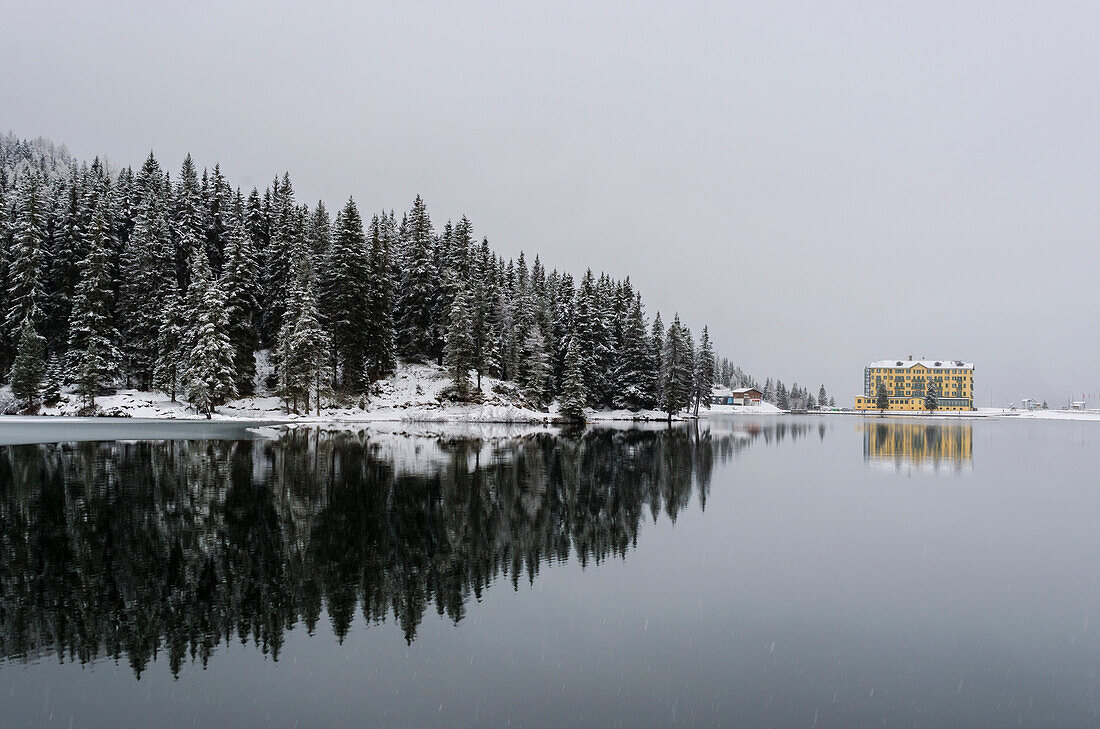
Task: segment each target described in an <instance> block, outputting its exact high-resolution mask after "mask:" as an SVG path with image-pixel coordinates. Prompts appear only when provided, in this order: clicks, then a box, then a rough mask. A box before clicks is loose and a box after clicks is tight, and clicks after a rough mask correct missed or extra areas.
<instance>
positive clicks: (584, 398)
mask: <svg viewBox="0 0 1100 729" xmlns="http://www.w3.org/2000/svg"><path fill="white" fill-rule="evenodd" d="M587 404H588V390H587V389H586V387H585V383H584V359H583V358H582V357H581V354H580V351H579V350H578V347H577V341H576V340H575V339H574V340H571V341H570V342H569V347H568V348H567V349H566V352H565V372H564V374H563V375H562V385H561V407H560V408H559V412H560V413H561V416H562V418H564V419H565V420H569V421H573V422H581V423H583V422H584V420H585V416H584V408H585V406H586V405H587Z"/></svg>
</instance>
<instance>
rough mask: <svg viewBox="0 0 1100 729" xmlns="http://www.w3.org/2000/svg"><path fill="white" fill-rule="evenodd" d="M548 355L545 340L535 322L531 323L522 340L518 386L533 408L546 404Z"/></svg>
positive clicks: (548, 371)
mask: <svg viewBox="0 0 1100 729" xmlns="http://www.w3.org/2000/svg"><path fill="white" fill-rule="evenodd" d="M550 374H551V367H550V355H549V354H548V353H547V351H546V338H545V337H543V335H542V329H541V328H540V327H539V325H538V323H537V322H532V323H531V325H530V326H529V327H528V329H527V336H526V337H525V338H524V340H523V348H522V362H521V364H520V384H521V385H522V386H523V394H524V397H525V398H526V399H527V400H528V402H530V403H532V404H533V405H534V406H535V407H537V408H541V407H542V406H543V405H545V404H546V400H547V394H548V392H549V386H550Z"/></svg>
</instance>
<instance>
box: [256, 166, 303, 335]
mask: <svg viewBox="0 0 1100 729" xmlns="http://www.w3.org/2000/svg"><path fill="white" fill-rule="evenodd" d="M271 189H272V192H271V211H270V230H271V232H270V240H269V242H268V244H267V246H266V248H265V250H264V254H265V255H264V334H265V337H264V339H265V340H267V339H274V338H275V335H276V333H277V332H279V331H280V330H281V327H282V324H283V313H284V311H285V309H286V305H287V303H286V300H287V296H288V294H289V291H290V288H291V287H290V286H288V285H287V282H288V281H292V280H293V279H294V276H295V270H296V266H297V263H298V261H299V260H300V258H301V256H303V255H305V254H306V249H307V246H306V245H305V241H304V240H303V235H302V225H301V215H300V213H299V210H298V208H297V206H296V205H295V203H294V188H293V186H292V185H291V183H290V175H289V174H288V173H284V174H283V179H282V182H279V180H278V179H276V180H275V181H274V182H273V183H272V186H271Z"/></svg>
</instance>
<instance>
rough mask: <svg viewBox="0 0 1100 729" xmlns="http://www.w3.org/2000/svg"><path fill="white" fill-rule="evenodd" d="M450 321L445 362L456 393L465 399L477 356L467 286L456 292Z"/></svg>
mask: <svg viewBox="0 0 1100 729" xmlns="http://www.w3.org/2000/svg"><path fill="white" fill-rule="evenodd" d="M448 319H449V321H448V326H447V337H446V343H445V345H444V362H445V364H446V365H447V369H448V370H449V371H450V373H451V381H452V382H453V383H454V389H455V392H456V393H457V394H458V396H459V397H460V398H465V397H468V396H469V394H470V370H471V369H473V363H474V354H475V351H474V332H473V316H472V313H471V306H470V294H469V292H468V291H467V290H466V287H465V286H461V287H459V288H458V290H457V291H456V292H455V296H454V301H452V302H451V311H450V315H449V317H448Z"/></svg>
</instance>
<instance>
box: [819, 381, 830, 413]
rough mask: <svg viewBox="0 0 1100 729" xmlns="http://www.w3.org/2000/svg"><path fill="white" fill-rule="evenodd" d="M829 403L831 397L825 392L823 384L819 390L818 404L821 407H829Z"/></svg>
mask: <svg viewBox="0 0 1100 729" xmlns="http://www.w3.org/2000/svg"><path fill="white" fill-rule="evenodd" d="M828 404H829V397H828V395H826V394H825V385H822V386H821V389H819V390H818V391H817V406H818V407H819V408H824V407H827V406H828Z"/></svg>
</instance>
